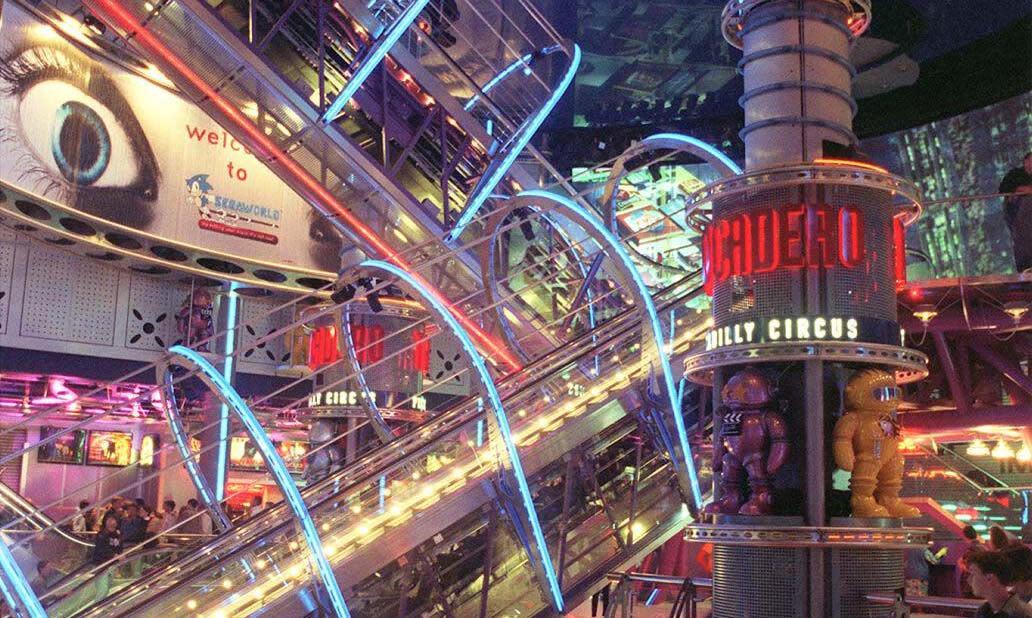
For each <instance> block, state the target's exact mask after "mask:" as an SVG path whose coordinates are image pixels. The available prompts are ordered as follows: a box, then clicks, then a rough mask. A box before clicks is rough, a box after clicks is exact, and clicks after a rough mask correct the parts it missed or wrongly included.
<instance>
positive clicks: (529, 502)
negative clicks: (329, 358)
mask: <svg viewBox="0 0 1032 618" xmlns="http://www.w3.org/2000/svg"><path fill="white" fill-rule="evenodd" d="M358 267H359V268H367V269H375V270H380V271H383V272H386V273H388V274H390V275H393V276H395V277H398V278H399V279H400V280H402V281H404V282H405V283H406V284H408V286H409V288H411V289H412V291H413V292H415V293H416V294H417V295H419V296H420V297H421V298H422V299H423V300H424V301H425V302H426V303H427V304H428V305H429V307H428V308H429V309H430V310H431V311H432V312H434V314H436V316H437V318H438V320H440V322H441V323H443V325H444V326H447V328H448V329H449V330H450V331H451V332H452V334H454V335H455V337H456V338H457V339H458V340H459V343H460V345H461V346H462V348H463V350H464V351H465V352H466V357H467V358H468V359H469V362H470V365H471V366H472V368H473V369H474V371H475V373H476V375H477V377H478V379H479V382H480V387H481V390H482V393H483V396H484V397H485V398H486V399H487V400H488V403H489V404H490V406H491V409H492V410H493V412H494V414H493V415H488V416H487V418H488V423H489V427H490V429H491V430H492V432H493V433H494V434H496V437H497V438H498V439H500V441H501V442H502V447H503V448H498V447H497V446H496V447H495V453H496V455H497V456H498V457H499V464H500V468H501V472H502V473H503V483H506V482H514V484H515V487H509V488H508V489H515V490H516V492H517V493H518V495H519V500H518V501H516V502H515V503H514V504H512V506H513V507H515V508H516V509H517V512H516V513H512V514H513V515H518V516H519V520H517V521H514V522H513V523H514V524H516V525H517V527H519V526H522V525H526V526H529V527H530V534H531V537H532V538H531V540H530V542H528V543H525V547H526V549H527V553H528V554H529V557H530V562H531V564H532V565H533V567H534V570H535V571H536V573H537V575H538V581H539V582H540V583H542V584H543V586H542V587H543V588H545V591H546V594H547V596H548V597H549V598H550V599H551V602H552V606H553V608H554V609H555V610H556V611H557V612H560V613H562V612H563V611H564V603H563V595H562V589H561V588H560V586H559V580H558V578H557V577H556V574H555V569H554V567H553V566H552V559H551V557H550V556H549V553H548V546H547V545H546V544H545V535H544V533H543V532H542V530H541V523H540V521H539V520H538V516H537V512H536V510H535V508H534V497H533V495H532V494H531V493H530V487H529V486H528V484H527V477H526V475H525V474H524V472H523V464H522V463H521V462H520V455H519V451H518V450H517V448H516V443H515V441H513V437H512V430H511V429H510V427H509V419H508V417H507V416H506V414H505V408H504V407H503V406H502V398H501V395H500V394H499V393H498V389H497V388H496V387H495V383H494V380H493V379H492V378H491V374H490V373H489V372H488V370H487V366H486V365H485V364H484V359H483V357H481V356H480V354H479V353H477V349H476V347H474V345H473V341H472V340H471V339H470V337H469V334H468V333H467V332H466V330H465V329H464V328H462V326H461V325H460V324H459V323H458V321H457V320H456V319H455V317H454V316H453V315H452V314H451V312H449V311H448V309H447V307H445V306H444V304H443V303H441V302H440V301H439V300H438V299H437V298H436V297H435V296H434V295H433V294H431V293H430V291H429V290H428V289H427V288H426V286H425V285H423V284H422V282H421V281H420V280H419V279H418V278H416V277H414V276H413V275H412V273H409V272H408V271H405V270H403V269H401V268H398V267H397V266H395V265H393V264H390V263H388V262H384V261H381V260H366V261H364V262H362V263H361V264H359V265H358ZM492 442H493V444H495V445H497V444H498V441H496V440H492ZM514 519H515V518H514ZM517 532H520V531H519V530H517ZM520 536H522V535H520Z"/></svg>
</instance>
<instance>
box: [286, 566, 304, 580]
mask: <svg viewBox="0 0 1032 618" xmlns="http://www.w3.org/2000/svg"><path fill="white" fill-rule="evenodd" d="M288 573H289V574H290V577H292V578H293V579H297V578H298V577H301V567H300V566H298V565H296V564H295V565H294V566H292V567H290V571H289V572H288Z"/></svg>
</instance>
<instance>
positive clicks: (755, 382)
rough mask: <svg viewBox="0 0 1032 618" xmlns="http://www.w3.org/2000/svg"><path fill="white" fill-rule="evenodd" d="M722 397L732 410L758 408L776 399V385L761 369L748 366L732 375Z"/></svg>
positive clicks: (721, 394) (721, 393)
mask: <svg viewBox="0 0 1032 618" xmlns="http://www.w3.org/2000/svg"><path fill="white" fill-rule="evenodd" d="M720 398H721V399H722V400H723V402H724V405H726V406H728V407H729V408H731V409H732V410H758V409H761V408H766V407H768V406H770V404H771V402H773V401H774V385H773V384H772V383H771V381H770V378H768V377H767V376H765V375H763V373H762V372H760V371H759V370H757V369H751V368H746V369H743V370H741V371H739V372H738V373H736V374H735V375H733V376H731V379H730V380H728V381H727V384H725V385H724V389H723V390H722V391H721V392H720Z"/></svg>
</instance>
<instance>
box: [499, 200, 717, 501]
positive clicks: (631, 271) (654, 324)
mask: <svg viewBox="0 0 1032 618" xmlns="http://www.w3.org/2000/svg"><path fill="white" fill-rule="evenodd" d="M516 197H517V198H520V197H527V198H534V199H544V200H549V201H551V202H553V203H556V204H559V205H560V206H562V207H563V208H565V209H567V210H569V211H571V212H573V213H574V214H576V215H577V216H578V218H579V220H580V221H582V222H583V223H584V224H585V225H587V226H590V227H591V229H592V231H594V232H595V233H596V234H598V235H599V237H601V238H602V239H604V241H605V243H606V244H607V245H609V248H610V249H612V251H613V254H614V255H613V257H615V258H616V259H618V260H619V261H620V263H621V264H622V265H623V267H624V271H625V272H626V273H627V275H628V276H630V277H631V280H632V283H633V284H634V287H635V288H636V289H637V292H638V296H639V301H640V302H641V303H642V305H643V306H642V307H640V309H644V310H645V312H646V315H647V317H648V322H649V326H650V328H651V332H652V340H653V341H654V342H655V345H656V354H657V356H658V357H659V365H660V369H661V370H662V373H663V383H664V386H665V387H666V389H665V390H666V395H667V400H668V402H669V404H670V412H671V415H672V416H673V417H674V426H675V427H676V428H677V441H678V444H679V445H680V447H681V452H682V454H683V456H684V461H683V462H678V461H677V457H676V456H675V455H674V453H671V454H670V456H671V460H672V461H673V462H674V464H675V465H676V466H677V467H684V468H685V469H686V470H687V472H688V480H689V485H690V487H691V492H692V498H693V499H694V500H695V504H696V506H698V507H701V506H702V490H701V489H700V488H699V479H698V475H697V474H696V471H695V462H694V460H693V459H692V451H691V446H690V445H689V444H688V431H687V430H686V429H685V426H684V418H683V417H682V416H681V406H680V402H678V401H677V400H676V397H677V389H676V388H675V387H674V377H673V376H674V373H673V369H671V367H670V358H669V357H668V356H667V353H666V351H665V345H664V339H663V324H662V323H661V322H660V321H659V314H658V313H657V311H656V305H655V303H654V302H652V295H651V294H649V289H648V287H647V286H646V285H645V282H644V281H643V280H642V278H641V274H640V273H639V272H638V269H637V268H636V267H635V265H634V260H632V259H631V256H630V255H629V254H628V253H627V250H626V249H624V247H623V245H621V244H620V241H619V240H618V239H617V238H616V237H615V236H613V234H612V232H610V231H609V229H608V228H607V227H606V226H605V225H604V224H603V223H602V221H601V220H600V219H599V218H598V216H596V215H595V214H593V213H590V212H588V211H586V210H584V209H583V208H582V207H581V206H580V205H579V204H577V203H576V202H574V201H573V200H571V199H569V198H567V197H565V196H562V195H557V194H555V193H548V192H547V191H540V190H533V191H524V192H522V193H520V194H519V195H517V196H516Z"/></svg>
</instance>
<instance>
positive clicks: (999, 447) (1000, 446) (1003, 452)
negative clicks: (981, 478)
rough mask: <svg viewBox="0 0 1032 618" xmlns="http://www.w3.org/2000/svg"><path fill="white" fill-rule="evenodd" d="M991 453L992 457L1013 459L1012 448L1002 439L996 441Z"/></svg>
mask: <svg viewBox="0 0 1032 618" xmlns="http://www.w3.org/2000/svg"><path fill="white" fill-rule="evenodd" d="M992 455H993V459H1013V458H1014V449H1012V448H1011V445H1010V444H1007V443H1006V442H1004V441H1003V440H1000V441H999V442H997V443H996V446H995V447H994V448H993V452H992Z"/></svg>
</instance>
